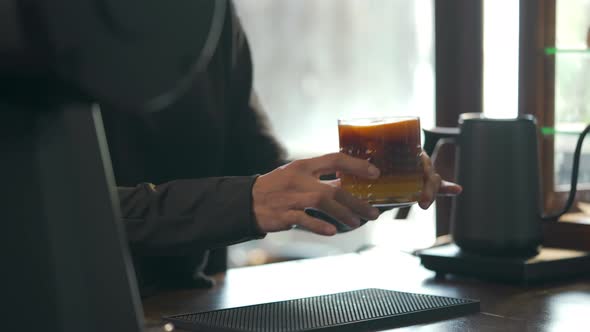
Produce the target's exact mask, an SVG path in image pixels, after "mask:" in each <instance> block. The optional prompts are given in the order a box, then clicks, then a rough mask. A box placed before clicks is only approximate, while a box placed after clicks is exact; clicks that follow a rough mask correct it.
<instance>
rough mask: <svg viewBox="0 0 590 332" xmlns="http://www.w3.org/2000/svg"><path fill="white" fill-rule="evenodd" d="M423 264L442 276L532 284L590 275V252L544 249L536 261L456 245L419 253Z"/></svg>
mask: <svg viewBox="0 0 590 332" xmlns="http://www.w3.org/2000/svg"><path fill="white" fill-rule="evenodd" d="M418 256H419V257H420V260H421V263H422V265H423V266H424V267H426V268H427V269H429V270H432V271H435V272H437V273H438V274H440V275H446V274H454V275H462V276H469V277H475V278H480V279H487V280H495V281H503V282H509V283H521V284H525V285H526V284H529V283H535V282H541V281H550V280H563V279H568V278H575V277H580V276H589V275H590V252H584V251H576V250H569V249H560V248H541V249H540V251H539V254H538V255H536V256H533V257H524V258H523V257H499V256H485V255H481V254H473V253H468V252H465V251H463V250H461V249H460V248H459V247H457V245H455V244H445V245H442V246H439V247H434V248H429V249H424V250H421V251H419V252H418Z"/></svg>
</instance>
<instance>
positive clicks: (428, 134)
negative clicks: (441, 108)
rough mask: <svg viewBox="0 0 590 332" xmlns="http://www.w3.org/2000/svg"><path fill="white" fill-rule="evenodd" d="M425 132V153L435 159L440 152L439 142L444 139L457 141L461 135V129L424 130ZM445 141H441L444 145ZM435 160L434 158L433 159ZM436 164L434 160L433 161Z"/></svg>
mask: <svg viewBox="0 0 590 332" xmlns="http://www.w3.org/2000/svg"><path fill="white" fill-rule="evenodd" d="M423 131H424V151H426V153H427V154H428V155H429V156H431V157H433V155H435V154H436V153H437V152H438V148H437V146H438V147H440V145H441V144H439V141H441V140H444V139H453V140H454V139H456V138H458V137H459V135H460V134H461V130H460V129H459V128H453V127H435V128H432V129H423ZM442 142H443V141H441V143H442ZM433 159H434V158H433ZM433 162H434V160H433Z"/></svg>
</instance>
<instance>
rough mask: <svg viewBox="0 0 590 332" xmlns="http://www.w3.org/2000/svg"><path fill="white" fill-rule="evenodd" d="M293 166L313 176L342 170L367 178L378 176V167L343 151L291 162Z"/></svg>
mask: <svg viewBox="0 0 590 332" xmlns="http://www.w3.org/2000/svg"><path fill="white" fill-rule="evenodd" d="M293 166H294V167H296V168H298V169H300V170H302V171H303V172H306V173H311V174H312V175H314V176H315V177H318V176H320V175H324V174H332V173H336V172H342V173H346V174H350V175H356V176H359V177H362V178H367V179H376V178H378V177H379V174H380V172H379V169H377V167H375V166H374V165H372V164H371V163H369V162H368V161H366V160H363V159H359V158H354V157H351V156H348V155H346V154H344V153H332V154H327V155H324V156H321V157H316V158H310V159H303V160H299V161H295V162H293Z"/></svg>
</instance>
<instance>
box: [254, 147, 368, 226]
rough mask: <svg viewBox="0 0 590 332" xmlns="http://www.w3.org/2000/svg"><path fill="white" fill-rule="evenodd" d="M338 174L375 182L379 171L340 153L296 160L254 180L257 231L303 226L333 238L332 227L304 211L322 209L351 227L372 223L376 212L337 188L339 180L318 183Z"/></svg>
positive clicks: (366, 163) (359, 160) (363, 202)
mask: <svg viewBox="0 0 590 332" xmlns="http://www.w3.org/2000/svg"><path fill="white" fill-rule="evenodd" d="M337 172H341V173H346V174H351V175H355V176H358V177H362V178H367V179H377V178H378V177H379V170H378V169H377V168H376V167H375V166H373V165H372V164H371V163H369V162H368V161H366V160H363V159H358V158H353V157H350V156H347V155H345V154H343V153H333V154H328V155H324V156H321V157H317V158H310V159H302V160H296V161H294V162H292V163H289V164H287V165H285V166H282V167H279V168H277V169H275V170H274V171H272V172H270V173H267V174H264V175H262V176H260V177H258V179H257V180H256V182H255V183H254V187H253V189H252V197H253V209H254V215H255V218H256V223H257V225H258V228H259V229H260V230H261V231H263V232H265V233H267V232H277V231H283V230H287V229H290V228H292V227H293V226H296V225H299V226H302V227H304V228H306V229H308V230H310V231H312V232H314V233H317V234H321V235H334V234H336V232H337V229H336V227H335V226H334V225H332V224H330V223H327V222H325V221H323V220H320V219H317V218H313V217H311V216H309V215H308V214H307V213H305V212H304V209H305V208H315V209H318V210H321V211H323V212H325V213H327V214H329V215H330V216H332V217H333V218H335V219H337V220H339V221H340V222H343V223H345V224H346V225H348V226H350V227H351V228H353V229H354V228H357V227H359V226H360V224H361V220H360V219H361V218H362V219H365V220H375V219H377V218H378V217H379V210H378V209H376V208H374V207H372V206H371V205H370V204H369V203H367V202H365V201H362V200H359V199H358V198H356V197H354V196H352V195H351V194H350V193H348V192H346V191H345V190H343V189H342V188H340V185H339V181H338V180H336V181H320V179H319V177H320V175H325V174H334V173H337Z"/></svg>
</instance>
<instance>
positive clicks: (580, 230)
mask: <svg viewBox="0 0 590 332" xmlns="http://www.w3.org/2000/svg"><path fill="white" fill-rule="evenodd" d="M556 5H557V0H540V1H530V0H520V54H519V68H520V70H519V113H520V114H533V115H535V117H536V118H537V121H538V125H539V126H548V127H553V126H554V124H555V56H548V55H546V54H545V48H546V47H553V46H555V44H556V43H555V42H556V18H557V16H556V13H557V12H556V9H557V7H556ZM539 141H540V149H539V150H540V157H541V165H542V168H541V176H542V189H543V203H544V206H545V212H546V213H552V212H555V211H559V210H560V209H561V208H562V207H563V206H564V204H565V201H566V199H567V195H568V192H565V191H559V190H556V188H555V181H554V171H555V169H554V152H555V150H554V139H553V137H552V136H539ZM588 189H589V188H583V187H581V188H580V189H579V190H578V193H577V196H576V197H577V199H576V202H577V201H579V200H585V201H589V200H590V190H588ZM543 228H544V244H545V245H548V246H558V247H564V248H572V249H583V250H590V224H587V223H583V222H575V221H573V222H558V223H555V222H546V223H545V224H544V225H543Z"/></svg>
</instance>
